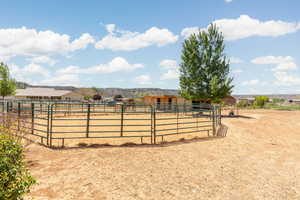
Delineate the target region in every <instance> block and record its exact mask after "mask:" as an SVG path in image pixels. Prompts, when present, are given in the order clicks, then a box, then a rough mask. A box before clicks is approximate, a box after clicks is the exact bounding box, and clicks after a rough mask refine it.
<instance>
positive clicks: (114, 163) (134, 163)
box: [26, 110, 300, 200]
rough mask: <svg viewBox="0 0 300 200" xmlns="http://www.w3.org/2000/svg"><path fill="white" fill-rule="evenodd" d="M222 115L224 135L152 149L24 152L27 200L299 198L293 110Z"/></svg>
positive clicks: (299, 148)
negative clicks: (29, 184)
mask: <svg viewBox="0 0 300 200" xmlns="http://www.w3.org/2000/svg"><path fill="white" fill-rule="evenodd" d="M240 114H242V115H243V116H244V117H240V118H225V119H223V123H224V124H225V125H226V126H227V127H228V132H227V137H222V138H209V139H208V138H204V139H203V138H200V139H196V140H191V141H180V142H175V143H169V144H164V145H160V146H156V147H149V146H145V145H139V146H129V147H124V146H122V147H119V146H114V147H111V146H95V147H92V148H71V149H65V150H50V149H48V148H45V147H42V146H39V145H36V144H32V145H30V146H29V148H28V151H27V152H26V158H27V161H28V163H29V166H30V169H31V171H32V175H33V176H34V177H36V179H37V181H38V184H36V185H35V186H34V187H33V188H32V192H31V193H30V195H29V196H28V197H27V199H38V200H39V199H84V200H88V199H97V200H98V199H99V200H101V199H106V200H109V199H222V200H224V199H225V200H226V199H228V200H229V199H237V200H240V199H243V200H244V199H272V200H273V199H280V200H282V199H300V112H299V111H271V110H253V111H242V112H241V113H240Z"/></svg>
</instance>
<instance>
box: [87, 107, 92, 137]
mask: <svg viewBox="0 0 300 200" xmlns="http://www.w3.org/2000/svg"><path fill="white" fill-rule="evenodd" d="M87 106H88V107H87V119H86V137H87V138H88V137H89V133H90V117H91V104H88V105H87Z"/></svg>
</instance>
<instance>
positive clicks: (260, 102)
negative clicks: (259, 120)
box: [254, 96, 269, 108]
mask: <svg viewBox="0 0 300 200" xmlns="http://www.w3.org/2000/svg"><path fill="white" fill-rule="evenodd" d="M268 101H269V97H267V96H257V97H255V102H254V106H258V107H260V108H262V107H264V106H265V105H266V103H267V102H268Z"/></svg>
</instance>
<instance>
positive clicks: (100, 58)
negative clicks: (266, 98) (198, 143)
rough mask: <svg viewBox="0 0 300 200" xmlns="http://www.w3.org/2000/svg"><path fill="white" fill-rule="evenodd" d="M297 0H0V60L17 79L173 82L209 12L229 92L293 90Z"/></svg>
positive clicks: (299, 87) (299, 78)
mask: <svg viewBox="0 0 300 200" xmlns="http://www.w3.org/2000/svg"><path fill="white" fill-rule="evenodd" d="M299 9H300V1H299V0H286V1H279V0H278V1H277V0H276V1H274V0H186V1H179V0H178V1H177V0H151V1H141V0H128V1H117V0H112V1H98V0H89V1H74V0H64V1H61V0H51V1H36V0H26V1H17V0H10V1H2V2H1V12H0V19H1V20H0V61H3V62H5V63H7V64H8V65H9V67H10V69H11V72H12V75H13V77H15V78H16V79H17V80H18V81H25V82H27V83H30V84H43V85H73V86H82V87H90V86H96V87H123V88H134V87H159V88H172V89H177V88H178V65H179V64H180V52H181V48H182V42H183V40H184V39H185V38H186V37H188V36H189V35H190V34H191V33H193V32H196V31H198V30H199V29H205V28H206V27H207V26H208V25H209V24H210V23H211V22H214V23H215V24H217V26H219V27H220V30H221V31H222V32H223V34H224V36H225V39H226V55H227V57H228V58H230V60H231V76H233V77H234V83H235V85H236V86H235V88H234V93H235V94H249V93H261V94H264V93H300V69H299V66H300V12H299Z"/></svg>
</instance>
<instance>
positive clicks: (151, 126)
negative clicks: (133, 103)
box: [150, 105, 153, 144]
mask: <svg viewBox="0 0 300 200" xmlns="http://www.w3.org/2000/svg"><path fill="white" fill-rule="evenodd" d="M150 108H151V144H153V106H152V105H150Z"/></svg>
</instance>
